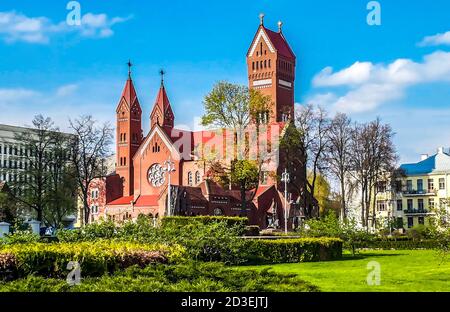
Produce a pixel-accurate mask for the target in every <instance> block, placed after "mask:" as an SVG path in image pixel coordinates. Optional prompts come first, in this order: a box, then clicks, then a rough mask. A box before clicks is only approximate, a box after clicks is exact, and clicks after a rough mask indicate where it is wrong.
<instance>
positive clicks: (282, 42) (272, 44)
mask: <svg viewBox="0 0 450 312" xmlns="http://www.w3.org/2000/svg"><path fill="white" fill-rule="evenodd" d="M261 37H262V38H263V39H264V40H265V41H266V40H269V42H267V41H266V44H267V45H268V46H269V49H271V48H274V49H275V50H276V51H277V52H278V53H279V54H280V55H282V56H284V57H286V58H290V59H295V54H294V52H293V51H292V49H291V47H290V46H289V44H288V42H287V40H286V38H285V37H284V35H283V33H282V32H275V31H272V30H270V29H268V28H266V27H264V25H260V26H259V27H258V30H257V32H256V34H255V37H254V38H253V42H252V44H251V45H250V48H249V49H248V53H247V56H250V55H251V54H252V51H254V49H255V47H254V46H255V45H256V44H257V43H258V41H259V39H260V38H261Z"/></svg>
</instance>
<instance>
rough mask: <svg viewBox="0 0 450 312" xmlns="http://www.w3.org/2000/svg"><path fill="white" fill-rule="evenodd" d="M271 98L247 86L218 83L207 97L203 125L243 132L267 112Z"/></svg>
mask: <svg viewBox="0 0 450 312" xmlns="http://www.w3.org/2000/svg"><path fill="white" fill-rule="evenodd" d="M270 102H271V99H270V97H268V96H264V95H262V94H261V93H260V92H259V91H257V90H254V89H249V88H248V87H246V86H241V85H236V84H231V83H229V82H224V81H222V82H219V83H217V84H216V85H215V86H214V87H213V89H212V90H211V92H210V93H209V94H207V95H206V96H205V99H204V106H205V114H204V115H203V116H202V121H201V124H202V125H203V126H207V127H211V126H212V127H217V128H227V129H232V130H234V131H235V132H243V131H244V130H245V129H246V128H247V126H248V125H249V124H250V123H251V122H252V120H256V119H257V118H258V117H259V116H260V114H261V113H262V112H267V111H268V107H269V104H270Z"/></svg>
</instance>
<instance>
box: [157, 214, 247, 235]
mask: <svg viewBox="0 0 450 312" xmlns="http://www.w3.org/2000/svg"><path fill="white" fill-rule="evenodd" d="M217 222H225V223H226V224H227V225H228V226H230V227H239V228H240V229H241V231H242V232H241V234H243V233H244V231H245V226H246V225H247V224H248V218H243V217H223V216H195V217H182V216H173V217H164V218H162V220H161V226H162V227H165V226H167V225H174V226H185V225H188V224H191V223H202V224H210V223H217Z"/></svg>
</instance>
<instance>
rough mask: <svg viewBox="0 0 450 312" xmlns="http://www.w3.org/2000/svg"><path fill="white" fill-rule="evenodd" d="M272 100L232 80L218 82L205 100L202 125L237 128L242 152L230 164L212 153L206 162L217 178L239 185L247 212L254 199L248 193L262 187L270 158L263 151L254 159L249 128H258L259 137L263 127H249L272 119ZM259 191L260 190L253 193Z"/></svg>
mask: <svg viewBox="0 0 450 312" xmlns="http://www.w3.org/2000/svg"><path fill="white" fill-rule="evenodd" d="M270 102H271V98H270V96H265V95H263V94H262V93H261V92H259V91H257V90H254V89H249V88H248V87H246V86H241V85H235V84H231V83H228V82H219V83H217V84H216V85H215V86H214V87H213V89H212V91H211V92H210V93H209V94H207V95H206V96H205V99H204V105H205V111H206V112H205V114H204V115H203V116H202V122H201V123H202V125H203V126H207V127H219V128H225V129H229V130H231V131H233V136H234V146H235V148H236V149H235V150H236V151H239V153H240V154H239V157H238V155H237V153H234V155H233V159H231V161H230V163H229V164H225V163H224V162H221V161H220V160H217V158H216V157H215V156H214V155H209V158H210V159H206V160H205V161H207V162H209V163H210V166H209V168H210V172H211V175H212V176H213V177H214V179H215V180H216V181H218V182H219V183H221V184H222V185H227V184H228V185H231V186H233V185H234V186H237V187H238V188H239V190H240V192H241V201H242V209H243V211H245V209H246V204H247V202H248V201H249V200H252V199H253V198H251V199H248V198H246V193H247V191H249V190H252V189H257V188H258V185H259V176H260V174H261V168H262V166H263V164H264V163H265V162H266V161H267V160H268V157H269V155H266V154H263V153H259V154H258V155H257V157H256V158H257V159H255V160H251V159H250V158H251V157H250V155H249V153H250V150H251V146H250V144H251V142H250V138H249V136H248V135H247V133H246V131H252V130H254V131H255V132H256V136H257V137H258V133H259V127H255V128H251V129H250V127H249V126H250V125H255V124H256V125H259V124H260V123H265V122H267V121H268V120H269V104H270ZM206 157H208V156H206ZM255 194H256V191H255V192H254V194H253V196H254V195H255Z"/></svg>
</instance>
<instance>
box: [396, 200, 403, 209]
mask: <svg viewBox="0 0 450 312" xmlns="http://www.w3.org/2000/svg"><path fill="white" fill-rule="evenodd" d="M402 210H403V201H402V200H401V199H398V200H397V211H402Z"/></svg>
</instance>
